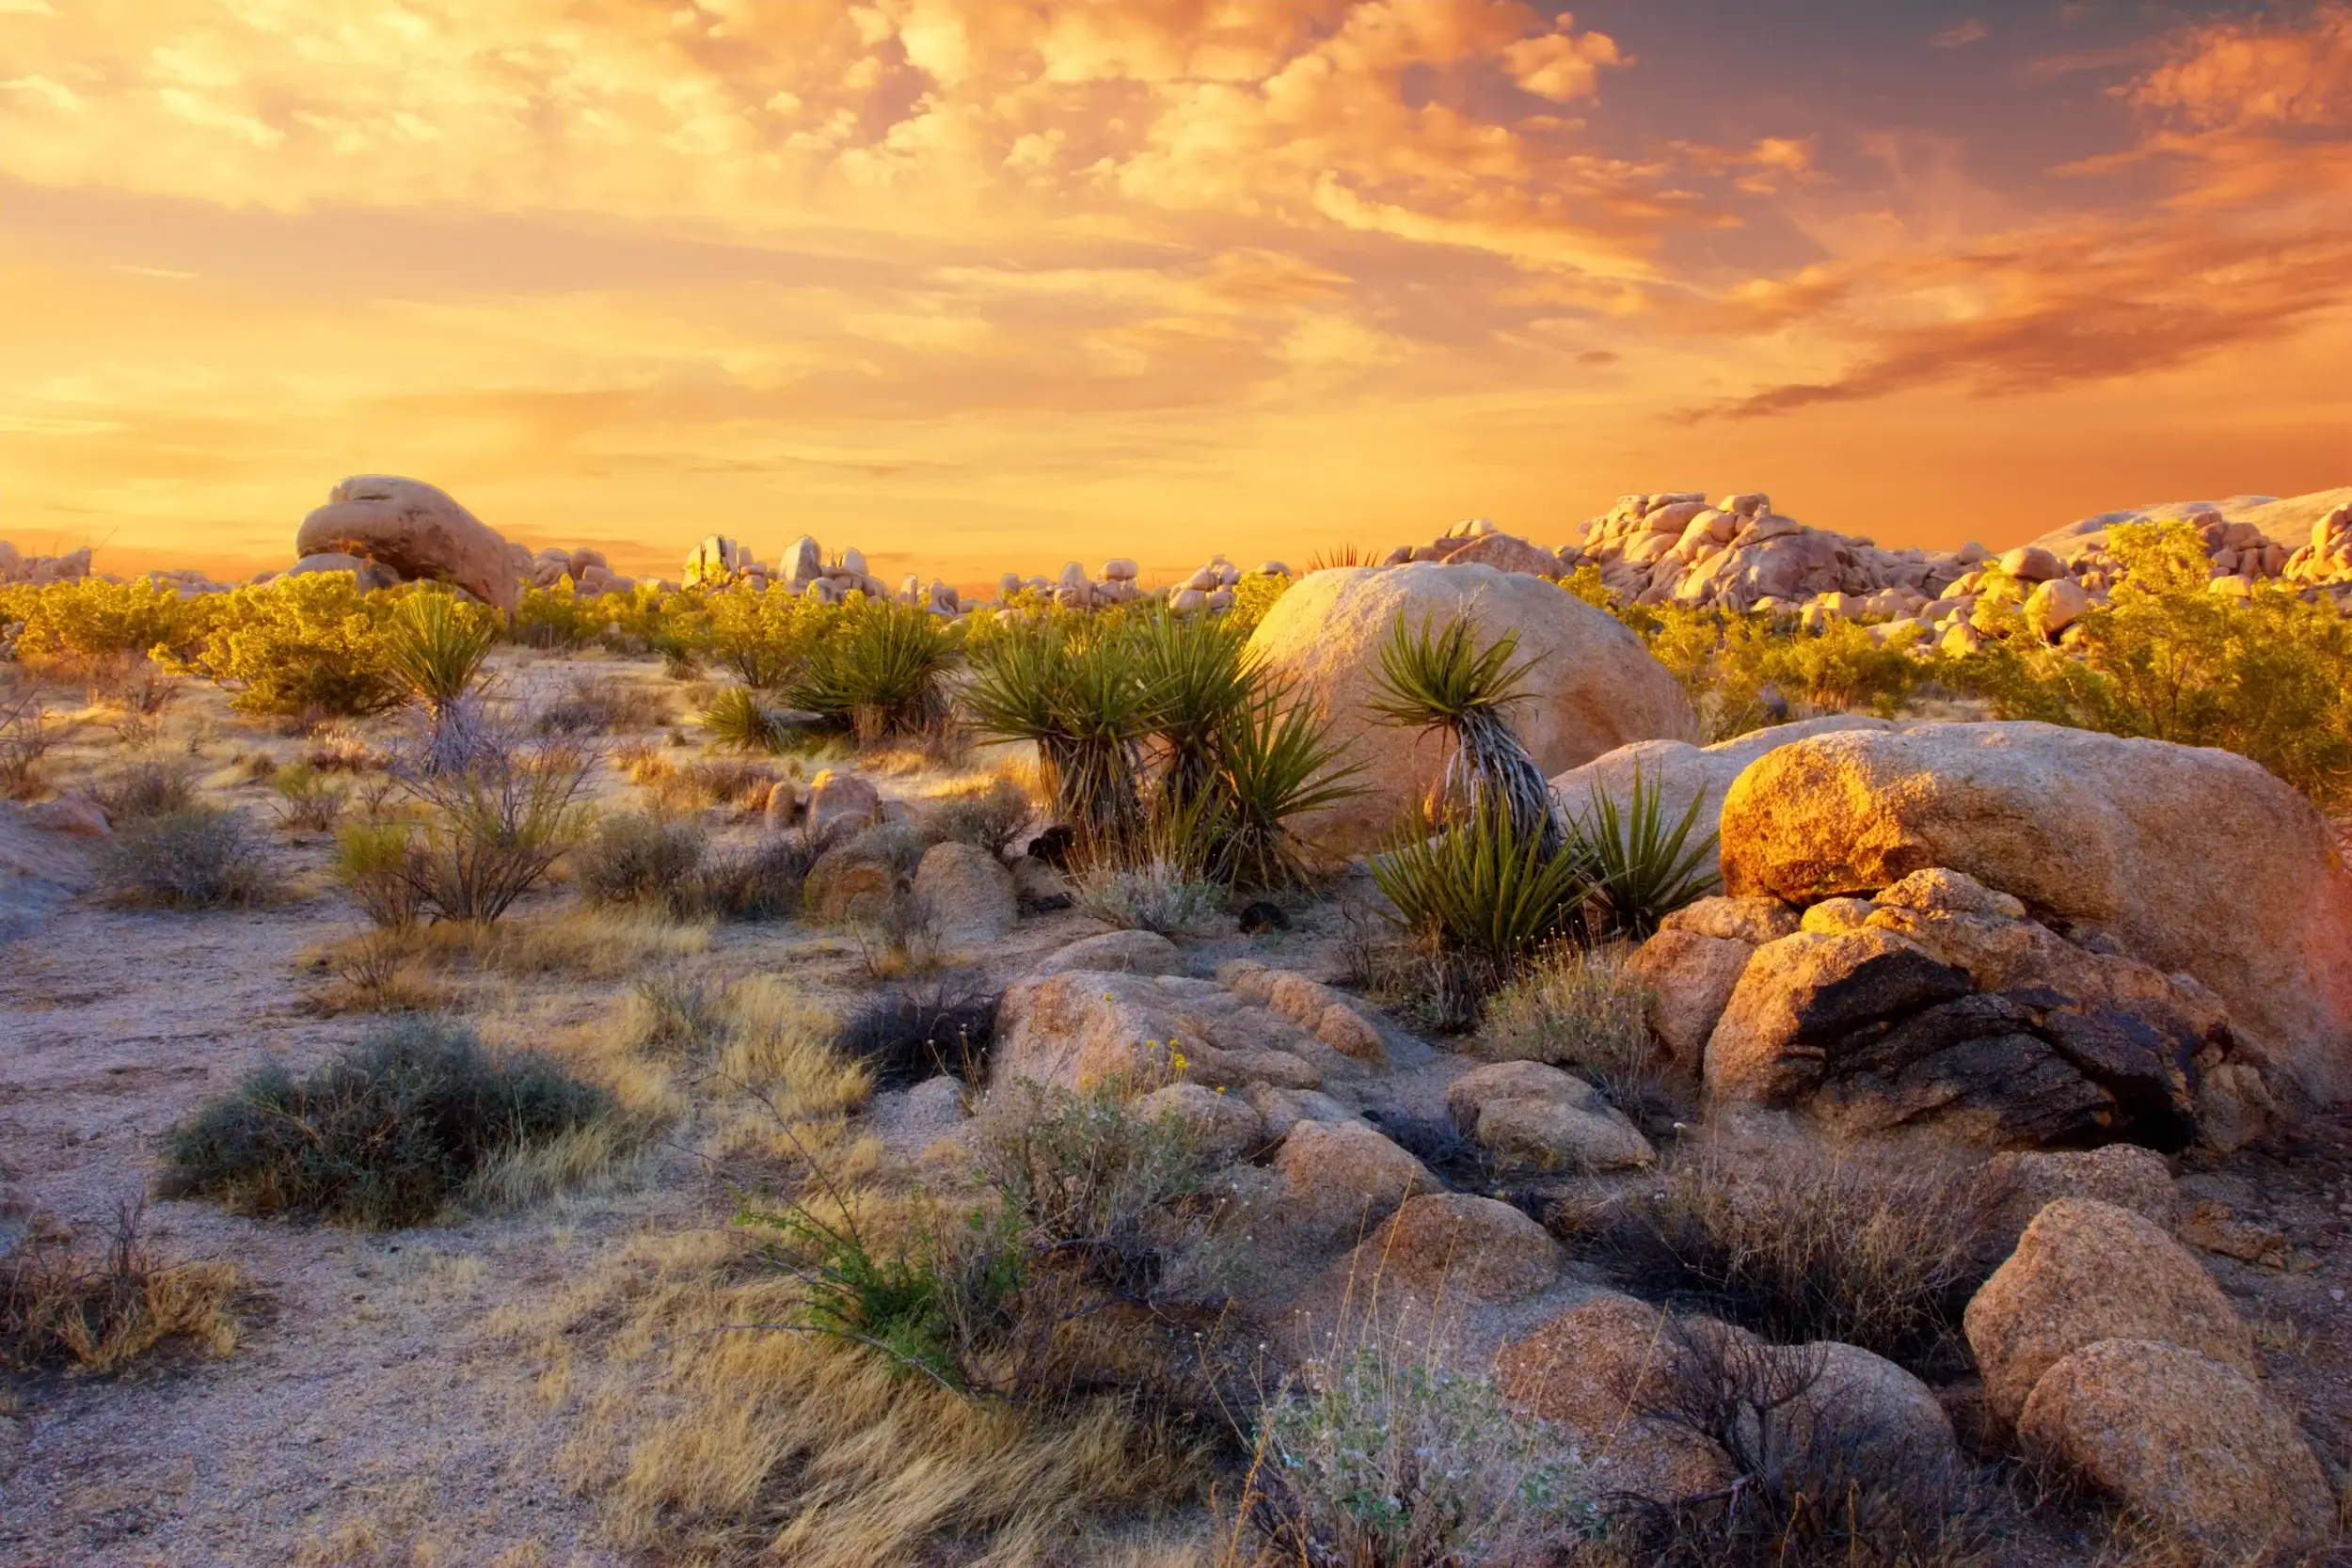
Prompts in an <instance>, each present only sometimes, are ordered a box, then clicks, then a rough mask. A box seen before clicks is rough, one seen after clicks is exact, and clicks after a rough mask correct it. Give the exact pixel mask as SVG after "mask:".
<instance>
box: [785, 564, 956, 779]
mask: <svg viewBox="0 0 2352 1568" xmlns="http://www.w3.org/2000/svg"><path fill="white" fill-rule="evenodd" d="M960 658H961V636H960V634H959V633H958V632H957V630H956V627H955V624H954V623H953V622H950V621H947V620H944V619H942V618H941V617H939V616H936V615H933V614H931V613H930V611H929V610H922V609H919V608H917V607H915V606H913V605H902V604H896V603H893V602H891V601H890V600H887V599H880V600H871V601H868V600H865V599H853V600H852V601H851V603H850V604H849V605H847V606H845V607H844V608H843V610H842V612H841V614H840V615H839V616H838V617H837V618H836V619H835V620H834V622H833V624H832V625H831V626H827V627H825V628H823V629H822V630H821V632H819V633H818V635H816V636H814V637H812V638H811V639H810V640H809V641H808V643H807V646H806V648H805V651H804V653H803V657H802V663H801V669H800V672H799V673H798V674H797V675H795V676H793V677H791V678H790V680H789V682H788V684H787V690H788V691H789V693H790V694H791V699H792V702H793V703H794V705H797V706H799V707H803V708H806V709H807V710H809V711H810V712H812V713H815V714H818V715H819V716H821V717H822V718H824V719H825V720H827V721H830V722H832V723H834V724H836V725H841V726H846V727H848V728H850V729H852V730H854V731H855V732H856V734H857V737H858V740H859V741H860V743H862V744H872V743H874V742H877V741H881V740H884V739H888V738H890V737H892V736H911V735H921V734H923V733H924V732H925V731H927V730H929V729H930V728H931V727H932V726H934V725H936V724H937V723H938V722H939V721H940V720H941V719H942V718H944V717H945V716H946V711H947V697H946V679H947V675H948V673H949V672H950V671H951V670H953V669H954V668H955V666H956V664H957V662H958V660H959V659H960Z"/></svg>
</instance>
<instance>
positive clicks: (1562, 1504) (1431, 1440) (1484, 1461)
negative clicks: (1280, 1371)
mask: <svg viewBox="0 0 2352 1568" xmlns="http://www.w3.org/2000/svg"><path fill="white" fill-rule="evenodd" d="M1244 1496H1245V1497H1246V1499H1247V1502H1248V1519H1249V1521H1250V1523H1251V1524H1252V1525H1253V1526H1254V1527H1255V1528H1256V1529H1257V1531H1258V1533H1259V1534H1260V1535H1261V1536H1262V1537H1263V1539H1264V1541H1265V1543H1266V1544H1267V1546H1268V1547H1269V1548H1270V1550H1271V1551H1272V1553H1273V1554H1274V1557H1275V1559H1276V1560H1279V1561H1282V1562H1286V1563H1289V1562H1297V1563H1308V1564H1314V1565H1317V1568H1321V1565H1324V1564H1329V1565H1332V1568H1340V1565H1345V1568H1504V1565H1506V1564H1517V1563H1521V1562H1533V1561H1538V1560H1547V1559H1548V1557H1549V1554H1551V1553H1556V1552H1558V1551H1559V1550H1560V1549H1561V1548H1562V1547H1563V1546H1564V1545H1565V1544H1567V1543H1568V1542H1570V1541H1573V1540H1574V1539H1576V1538H1577V1537H1578V1536H1580V1535H1582V1534H1585V1533H1587V1531H1588V1529H1589V1528H1590V1525H1591V1523H1592V1520H1593V1517H1594V1514H1593V1505H1592V1503H1591V1501H1590V1499H1589V1497H1587V1495H1586V1481H1585V1478H1584V1476H1583V1474H1582V1472H1581V1466H1580V1465H1578V1463H1577V1462H1576V1459H1575V1456H1574V1454H1573V1451H1572V1450H1570V1449H1567V1448H1566V1447H1565V1445H1562V1444H1561V1443H1559V1442H1558V1441H1557V1439H1555V1438H1553V1437H1552V1436H1550V1435H1549V1433H1546V1432H1545V1431H1544V1430H1543V1428H1542V1425H1541V1423H1539V1422H1534V1421H1530V1420H1526V1419H1523V1418H1520V1417H1518V1416H1517V1415H1515V1414H1514V1413H1513V1412H1512V1411H1511V1409H1510V1408H1509V1406H1508V1405H1506V1404H1505V1403H1504V1402H1503V1400H1502V1394H1501V1393H1500V1392H1499V1391H1498V1390H1497V1389H1496V1387H1495V1386H1494V1382H1493V1380H1492V1379H1491V1378H1489V1377H1486V1376H1485V1375H1483V1374H1480V1373H1476V1372H1472V1371H1470V1370H1463V1369H1456V1368H1454V1367H1449V1366H1447V1365H1445V1364H1443V1362H1442V1361H1440V1360H1438V1359H1437V1358H1436V1357H1435V1356H1434V1355H1433V1354H1431V1353H1429V1352H1427V1351H1425V1350H1422V1351H1416V1350H1414V1349H1411V1348H1408V1347H1401V1346H1400V1347H1391V1346H1388V1345H1385V1344H1381V1343H1376V1342H1367V1343H1366V1344H1364V1345H1362V1346H1360V1347H1358V1348H1355V1349H1352V1350H1349V1351H1348V1352H1346V1353H1345V1354H1342V1355H1341V1356H1339V1357H1338V1358H1337V1359H1336V1361H1335V1363H1334V1364H1333V1365H1330V1366H1328V1367H1327V1368H1325V1369H1323V1371H1322V1376H1321V1377H1320V1378H1319V1379H1318V1380H1317V1381H1316V1382H1315V1383H1314V1384H1313V1385H1312V1386H1303V1387H1298V1386H1295V1387H1290V1388H1285V1389H1283V1390H1282V1391H1281V1392H1279V1394H1278V1395H1277V1397H1276V1398H1275V1399H1274V1400H1273V1401H1272V1402H1269V1403H1268V1405H1267V1406H1266V1409H1265V1412H1264V1414H1263V1416H1261V1417H1260V1418H1259V1428H1258V1442H1257V1460H1256V1463H1255V1464H1253V1465H1251V1467H1250V1471H1249V1479H1248V1483H1247V1485H1246V1488H1245V1493H1244Z"/></svg>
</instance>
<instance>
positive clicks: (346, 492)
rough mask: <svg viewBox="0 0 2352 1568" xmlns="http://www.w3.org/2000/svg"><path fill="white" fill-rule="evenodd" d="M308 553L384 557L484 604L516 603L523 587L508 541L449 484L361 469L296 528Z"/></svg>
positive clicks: (302, 553)
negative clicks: (457, 498) (452, 494)
mask: <svg viewBox="0 0 2352 1568" xmlns="http://www.w3.org/2000/svg"><path fill="white" fill-rule="evenodd" d="M294 554H295V556H296V557H298V558H301V559H305V560H307V559H309V558H310V557H312V556H319V555H329V554H338V555H344V556H356V557H360V558H364V559H365V560H369V561H375V562H381V563H382V564H384V565H386V566H389V567H390V568H391V569H392V570H393V571H395V572H398V573H399V574H400V575H401V577H402V578H405V579H408V580H411V581H413V580H415V579H417V578H430V579H432V580H434V581H436V582H447V583H453V584H454V585H456V586H457V587H459V588H462V589H464V590H465V591H466V592H467V593H469V594H472V595H473V596H474V597H475V598H477V599H480V600H481V601H482V602H483V603H484V604H486V605H491V606H494V607H495V608H497V609H499V610H509V611H511V610H514V608H515V602H516V599H517V598H518V597H519V596H520V595H521V593H522V573H521V572H520V571H518V570H517V568H516V562H515V560H514V556H513V554H512V553H511V552H510V551H509V549H508V547H507V543H506V541H505V540H504V539H503V538H501V536H500V535H499V534H498V533H497V532H496V531H494V530H492V529H491V528H490V527H488V526H487V525H486V524H485V523H484V522H483V521H482V520H481V519H480V518H478V517H476V516H475V515H473V514H472V513H470V512H469V511H467V510H466V509H465V508H464V507H462V506H460V505H458V504H457V502H456V501H454V500H453V499H451V498H450V497H449V495H448V493H447V492H445V491H442V490H437V489H436V488H434V487H433V486H432V485H430V484H427V483H423V482H422V481H421V480H414V479H400V478H396V477H394V476H391V475H387V474H358V475H355V476H354V477H352V478H350V479H346V480H344V481H343V482H342V483H341V484H338V485H336V486H335V488H334V489H333V490H331V491H329V492H328V493H327V498H326V505H325V506H322V507H320V508H319V509H318V510H317V511H315V512H313V513H311V514H310V515H309V516H307V517H305V518H303V519H302V527H301V528H300V530H298V531H296V532H295V534H294Z"/></svg>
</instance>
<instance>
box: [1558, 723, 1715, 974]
mask: <svg viewBox="0 0 2352 1568" xmlns="http://www.w3.org/2000/svg"><path fill="white" fill-rule="evenodd" d="M1707 801H1708V797H1707V792H1706V791H1705V790H1703V789H1702V790H1700V791H1698V792H1697V793H1696V794H1694V795H1692V797H1691V803H1690V805H1689V806H1687V807H1685V808H1684V810H1683V812H1682V814H1681V816H1679V817H1677V818H1676V819H1675V820H1674V821H1673V822H1672V823H1669V822H1668V821H1667V819H1666V808H1665V787H1664V785H1663V784H1660V783H1658V782H1657V781H1656V780H1646V781H1645V779H1644V778H1643V777H1642V768H1641V765H1640V764H1638V763H1636V764H1635V765H1634V768H1633V784H1632V789H1631V799H1630V800H1628V801H1627V802H1626V803H1625V804H1623V805H1620V804H1618V802H1617V798H1616V797H1615V796H1614V795H1613V794H1611V793H1610V792H1609V791H1607V790H1605V789H1603V788H1601V787H1600V786H1599V785H1598V784H1595V785H1594V786H1593V794H1592V800H1591V802H1590V804H1589V805H1588V807H1587V808H1586V810H1585V811H1584V813H1583V814H1582V815H1581V816H1579V817H1578V818H1577V820H1576V822H1575V824H1574V828H1573V832H1574V833H1575V836H1576V840H1577V843H1578V845H1579V847H1580V848H1581V852H1582V855H1583V858H1584V860H1585V862H1586V863H1587V864H1588V866H1589V867H1590V870H1589V872H1588V875H1589V877H1590V878H1591V881H1592V890H1593V893H1594V894H1595V895H1597V898H1598V900H1599V902H1600V903H1601V905H1602V907H1603V909H1604V910H1605V911H1606V915H1605V919H1606V921H1607V931H1608V934H1609V935H1612V936H1617V937H1624V938H1627V939H1629V940H1630V941H1634V942H1640V941H1642V940H1644V939H1645V938H1647V937H1649V936H1651V935H1653V934H1654V933H1656V931H1657V929H1658V923H1659V922H1660V921H1661V920H1663V919H1665V918H1666V916H1668V915H1670V914H1672V913H1673V912H1674V911H1677V910H1678V909H1680V908H1682V906H1683V905H1685V904H1688V903H1690V902H1691V901H1692V899H1695V898H1701V897H1704V896H1705V895H1707V894H1708V893H1709V892H1711V891H1713V889H1714V887H1715V885H1716V883H1717V881H1718V878H1717V876H1716V873H1715V869H1714V865H1713V862H1714V859H1715V835H1714V834H1713V833H1712V832H1709V833H1708V834H1706V835H1705V836H1704V837H1702V838H1699V839H1698V840H1697V841H1696V842H1693V841H1692V830H1693V829H1695V828H1696V827H1697V826H1698V824H1699V818H1700V816H1701V814H1702V813H1703V812H1704V811H1705V810H1706V808H1707Z"/></svg>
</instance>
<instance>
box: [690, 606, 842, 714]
mask: <svg viewBox="0 0 2352 1568" xmlns="http://www.w3.org/2000/svg"><path fill="white" fill-rule="evenodd" d="M843 613H844V610H843V607H841V606H839V605H829V604H826V603H825V602H823V601H822V600H820V599H818V598H816V597H815V596H814V595H811V594H795V593H793V592H792V591H791V590H790V589H788V588H786V587H784V586H782V585H781V584H777V585H771V587H769V588H767V589H765V590H761V591H756V592H755V591H754V590H753V589H751V588H748V587H736V588H730V589H727V590H725V591H724V592H722V593H713V594H706V595H703V612H702V614H703V621H704V629H703V635H702V638H701V640H700V641H701V642H702V645H703V646H704V647H705V648H707V651H708V653H709V657H710V659H711V662H713V663H715V664H717V665H719V666H720V667H721V668H723V669H726V670H730V671H732V672H734V673H735V675H736V677H737V678H738V679H739V680H740V681H742V683H743V684H744V685H745V686H748V687H750V688H752V689H754V690H756V691H774V690H780V689H783V688H784V687H785V686H786V685H787V684H788V683H789V682H791V681H792V680H793V679H794V678H796V677H797V676H798V675H799V674H800V673H802V671H803V669H804V668H805V667H806V665H807V663H808V660H809V657H810V650H811V649H812V648H813V647H815V645H816V644H817V643H818V641H821V640H822V639H823V638H824V637H825V635H826V634H827V633H828V632H829V631H831V630H832V629H833V628H834V626H836V625H837V624H838V623H839V622H840V620H841V618H842V615H843Z"/></svg>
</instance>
